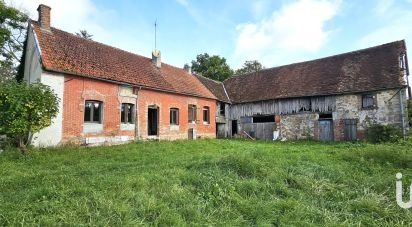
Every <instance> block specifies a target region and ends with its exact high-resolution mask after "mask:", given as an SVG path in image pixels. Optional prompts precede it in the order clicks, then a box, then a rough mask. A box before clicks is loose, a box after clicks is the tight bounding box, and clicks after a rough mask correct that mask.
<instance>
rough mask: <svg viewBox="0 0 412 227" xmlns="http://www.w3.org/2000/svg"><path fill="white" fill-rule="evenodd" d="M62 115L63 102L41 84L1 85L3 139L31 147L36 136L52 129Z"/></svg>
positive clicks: (0, 118)
mask: <svg viewBox="0 0 412 227" xmlns="http://www.w3.org/2000/svg"><path fill="white" fill-rule="evenodd" d="M58 111H59V98H58V97H57V95H56V94H55V93H54V92H53V90H52V89H51V88H50V87H49V86H46V85H43V84H41V83H33V84H27V83H25V82H22V83H19V82H17V81H14V80H11V81H7V82H0V135H7V137H9V138H11V139H13V140H15V141H18V146H19V147H20V148H25V147H27V146H28V145H30V143H31V141H32V138H33V134H34V133H36V132H39V131H40V130H41V129H42V128H45V127H47V126H49V125H50V124H51V123H52V119H53V118H54V117H56V115H57V113H58Z"/></svg>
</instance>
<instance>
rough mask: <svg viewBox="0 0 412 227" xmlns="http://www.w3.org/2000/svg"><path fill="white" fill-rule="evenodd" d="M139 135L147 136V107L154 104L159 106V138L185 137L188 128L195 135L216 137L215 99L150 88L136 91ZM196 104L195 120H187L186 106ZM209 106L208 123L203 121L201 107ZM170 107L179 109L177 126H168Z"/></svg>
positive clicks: (186, 136)
mask: <svg viewBox="0 0 412 227" xmlns="http://www.w3.org/2000/svg"><path fill="white" fill-rule="evenodd" d="M138 102H139V105H138V112H139V136H140V137H141V138H143V139H144V138H147V136H148V125H147V119H148V107H149V106H152V105H155V106H157V107H158V108H159V113H160V114H159V115H160V116H159V137H160V139H187V138H188V130H189V128H195V129H196V131H197V136H200V137H201V138H204V137H212V138H215V137H216V123H215V109H216V101H215V100H212V99H205V98H196V97H188V96H183V95H178V94H170V93H164V92H158V91H152V90H145V89H143V90H139V91H138ZM189 104H193V105H196V108H197V121H196V123H195V124H192V123H189V122H188V106H189ZM204 106H207V107H209V116H210V123H209V124H205V123H204V122H203V107H204ZM170 108H178V109H179V126H178V127H173V126H170V119H169V118H170Z"/></svg>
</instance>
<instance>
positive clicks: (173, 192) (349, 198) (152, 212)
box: [0, 140, 412, 226]
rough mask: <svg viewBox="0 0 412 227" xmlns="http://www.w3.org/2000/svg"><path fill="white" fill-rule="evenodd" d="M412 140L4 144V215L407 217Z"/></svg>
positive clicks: (347, 220)
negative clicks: (24, 150) (399, 200)
mask: <svg viewBox="0 0 412 227" xmlns="http://www.w3.org/2000/svg"><path fill="white" fill-rule="evenodd" d="M411 147H412V146H411V143H410V142H405V143H403V144H402V143H399V144H379V145H373V144H367V143H320V142H313V141H287V142H265V141H247V140H196V141H174V142H168V141H164V142H142V143H130V144H125V145H117V146H101V147H75V146H72V147H62V148H51V149H49V148H48V149H35V150H32V151H30V152H29V153H28V154H26V155H22V154H21V153H19V152H18V151H16V150H12V149H11V150H10V149H9V150H5V151H3V152H2V153H0V225H1V226H8V225H13V226H14V225H30V226H31V225H40V226H49V225H69V226H79V225H87V226H119V225H127V226H130V225H165V226H169V225H178V226H182V225H217V226H220V225H229V226H303V225H304V226H307V225H313V226H319V225H322V226H348V225H356V226H376V225H382V226H402V225H412V208H411V209H409V210H408V209H401V208H400V207H398V205H397V204H396V200H395V181H396V178H395V174H396V173H397V172H401V173H402V174H403V176H404V177H403V182H404V198H405V199H404V200H405V201H406V200H407V199H408V198H409V194H408V193H409V185H410V183H411V182H412V171H411V168H412V148H411Z"/></svg>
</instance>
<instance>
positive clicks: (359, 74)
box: [224, 40, 406, 103]
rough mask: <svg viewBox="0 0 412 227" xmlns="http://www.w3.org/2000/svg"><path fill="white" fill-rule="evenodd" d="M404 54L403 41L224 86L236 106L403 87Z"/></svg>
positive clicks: (229, 81) (246, 77)
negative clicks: (402, 66) (263, 101)
mask: <svg viewBox="0 0 412 227" xmlns="http://www.w3.org/2000/svg"><path fill="white" fill-rule="evenodd" d="M405 52H406V47H405V42H404V41H403V40H402V41H397V42H392V43H388V44H384V45H380V46H376V47H371V48H367V49H363V50H358V51H353V52H349V53H344V54H340V55H335V56H331V57H326V58H322V59H317V60H313V61H307V62H301V63H296V64H291V65H285V66H279V67H275V68H269V69H264V70H261V71H259V72H257V73H250V74H246V75H241V76H235V77H231V78H229V79H227V80H225V81H224V85H225V88H226V91H227V93H228V95H229V97H230V100H231V101H232V102H234V103H242V102H255V101H260V100H270V99H280V98H291V97H302V96H320V95H331V94H342V93H355V92H366V91H376V90H383V89H390V88H400V87H403V86H405V80H404V76H403V75H402V73H401V71H400V68H399V56H400V54H401V53H405Z"/></svg>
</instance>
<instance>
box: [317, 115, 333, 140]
mask: <svg viewBox="0 0 412 227" xmlns="http://www.w3.org/2000/svg"><path fill="white" fill-rule="evenodd" d="M319 140H321V141H331V140H333V126H332V120H319Z"/></svg>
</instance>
